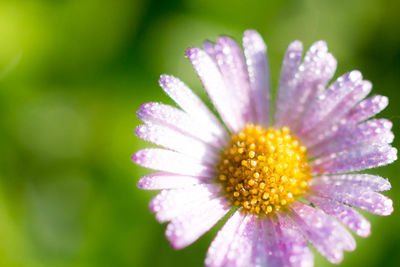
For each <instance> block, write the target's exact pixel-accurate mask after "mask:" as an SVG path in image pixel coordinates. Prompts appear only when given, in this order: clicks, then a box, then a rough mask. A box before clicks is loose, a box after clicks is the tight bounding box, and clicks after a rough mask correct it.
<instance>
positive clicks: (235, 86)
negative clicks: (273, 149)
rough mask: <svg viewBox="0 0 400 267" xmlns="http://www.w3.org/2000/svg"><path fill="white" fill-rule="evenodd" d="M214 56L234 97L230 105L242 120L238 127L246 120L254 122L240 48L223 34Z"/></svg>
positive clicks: (245, 70) (248, 83)
mask: <svg viewBox="0 0 400 267" xmlns="http://www.w3.org/2000/svg"><path fill="white" fill-rule="evenodd" d="M215 58H216V62H217V65H218V67H219V70H220V71H221V74H222V77H224V80H225V85H226V86H227V88H229V89H230V94H231V95H232V97H233V98H234V102H233V103H232V105H233V107H234V109H235V110H236V111H237V114H238V116H239V117H240V119H241V121H242V122H241V124H240V125H239V127H240V128H242V127H244V126H245V124H246V123H248V122H255V121H254V115H253V111H252V108H253V106H254V105H253V104H252V99H251V95H250V82H249V76H248V73H247V68H246V63H245V59H244V56H243V52H242V49H241V48H240V47H239V45H238V44H237V43H236V42H235V41H234V40H232V39H231V38H229V37H226V36H223V37H220V38H218V39H217V43H216V45H215Z"/></svg>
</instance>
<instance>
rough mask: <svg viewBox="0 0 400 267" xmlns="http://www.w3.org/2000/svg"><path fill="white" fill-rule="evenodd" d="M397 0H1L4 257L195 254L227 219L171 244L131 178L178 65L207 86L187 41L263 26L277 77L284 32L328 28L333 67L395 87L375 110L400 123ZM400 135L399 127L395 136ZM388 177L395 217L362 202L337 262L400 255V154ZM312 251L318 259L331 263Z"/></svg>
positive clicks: (194, 258) (137, 262)
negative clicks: (149, 117) (141, 112)
mask: <svg viewBox="0 0 400 267" xmlns="http://www.w3.org/2000/svg"><path fill="white" fill-rule="evenodd" d="M399 2H400V1H387V0H386V1H382V0H370V1H366V0H355V1H346V0H338V1H318V0H307V1H299V0H291V1H287V0H277V1H270V0H260V1H254V0H249V1H242V0H231V1H221V0H220V1H215V0H186V1H185V0H174V1H156V0H149V1H145V0H133V1H132V0H59V1H56V0H54V1H52V0H36V1H33V0H26V1H23V0H9V1H7V0H2V1H0V266H52V267H53V266H201V265H202V263H203V260H204V256H205V253H206V250H207V247H208V245H209V243H210V242H211V240H212V238H213V237H214V235H215V233H216V229H217V228H218V227H220V226H221V224H219V225H218V226H217V227H216V228H215V229H213V230H212V231H211V232H209V233H207V234H206V235H205V236H203V237H202V238H201V239H200V240H199V241H198V242H196V243H195V244H193V245H192V246H190V247H188V248H186V249H184V250H181V251H174V250H172V249H171V248H170V246H169V244H168V242H167V241H166V239H165V237H164V233H163V232H164V229H165V225H161V224H158V223H157V222H156V221H155V219H154V216H153V214H151V213H150V212H149V210H148V208H147V207H148V201H149V200H150V199H151V197H152V196H153V195H155V192H145V191H140V190H138V189H137V188H136V182H137V180H138V178H139V177H141V176H142V175H144V174H146V173H148V171H147V170H144V169H143V168H139V167H137V166H135V165H134V164H133V163H132V162H131V160H130V157H131V155H132V154H133V153H134V152H135V151H137V150H138V149H140V148H142V147H145V146H147V144H145V143H144V142H142V141H140V140H138V138H136V137H135V136H134V135H133V130H134V128H135V126H136V125H138V124H139V121H138V119H137V118H136V115H135V112H136V110H137V109H138V108H139V105H140V104H141V103H143V102H148V101H163V102H166V103H172V102H171V101H170V100H169V99H167V97H166V96H165V94H164V93H163V92H162V91H161V89H160V88H159V87H158V84H157V79H158V77H159V75H160V74H161V73H168V74H173V75H175V76H178V77H180V78H181V79H182V80H184V81H185V82H186V83H187V84H189V85H190V86H191V87H192V88H193V89H194V90H195V91H196V92H197V93H198V94H200V95H201V96H202V97H204V92H203V91H202V89H201V85H200V83H199V81H198V80H197V78H196V75H195V73H194V72H193V70H192V68H191V66H190V64H189V62H188V61H187V60H186V59H185V58H184V51H185V49H186V48H188V47H190V46H199V45H201V43H202V41H203V40H205V39H210V40H215V38H216V37H217V36H218V35H220V34H227V35H230V36H233V37H234V38H235V39H236V40H239V41H240V40H241V35H242V33H243V31H244V30H245V29H247V28H254V29H257V30H258V31H259V32H260V33H261V34H262V35H263V37H264V39H265V41H266V42H267V44H268V49H269V60H270V64H271V72H272V84H273V85H274V86H276V83H277V78H278V75H279V70H280V66H281V60H282V57H283V54H284V51H285V49H286V47H287V45H288V44H289V42H291V41H293V40H295V39H299V40H301V41H303V43H304V45H305V47H306V48H308V47H309V46H310V44H311V43H312V42H314V41H316V40H320V39H323V40H326V41H327V42H328V45H329V49H330V51H331V52H332V53H333V54H334V55H335V56H336V58H337V60H338V63H339V64H338V70H337V72H336V75H335V77H337V76H338V75H340V74H342V73H344V72H346V71H349V70H352V69H359V70H361V71H362V73H363V74H364V77H365V78H366V79H369V80H371V81H372V82H373V84H374V91H373V93H374V94H383V95H387V96H389V98H390V105H389V107H388V108H387V109H386V110H385V111H384V112H383V113H381V114H380V116H381V117H387V118H390V119H391V120H392V121H393V122H394V131H395V134H397V136H399V134H400V132H399V125H400V106H399V105H398V104H397V103H399V102H400V90H399V85H400V23H399V15H398V10H400V3H399ZM394 145H395V146H397V147H399V138H397V139H396V140H395V143H394ZM373 172H374V173H379V174H380V175H383V176H384V177H388V178H389V179H390V181H391V182H392V186H393V190H391V191H390V192H388V193H387V195H388V196H390V197H391V198H393V199H394V203H395V204H394V205H395V212H394V214H393V215H392V216H390V217H378V216H373V215H366V216H367V218H368V219H369V220H371V221H372V223H373V227H372V235H371V237H370V238H368V239H361V238H357V242H358V248H357V250H356V251H355V252H353V253H346V254H345V260H344V261H343V264H342V266H400V254H399V253H398V251H399V250H400V213H399V210H398V209H399V205H398V203H399V201H400V180H399V177H398V174H399V172H400V167H399V164H398V162H397V163H395V164H392V165H390V166H388V167H384V168H381V169H378V170H374V171H373ZM328 265H329V264H328V263H327V261H326V260H324V259H323V258H322V257H321V256H316V266H328Z"/></svg>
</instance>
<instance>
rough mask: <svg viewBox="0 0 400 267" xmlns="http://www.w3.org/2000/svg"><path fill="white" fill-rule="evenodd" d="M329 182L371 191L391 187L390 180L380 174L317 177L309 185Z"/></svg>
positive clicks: (384, 189) (329, 183)
mask: <svg viewBox="0 0 400 267" xmlns="http://www.w3.org/2000/svg"><path fill="white" fill-rule="evenodd" d="M317 184H328V185H338V186H340V185H343V186H347V187H354V188H360V189H366V190H369V191H378V192H379V191H387V190H389V189H390V188H391V185H390V182H389V181H388V180H386V179H384V178H382V177H380V176H377V175H372V174H341V175H329V176H320V177H315V178H314V179H312V180H311V181H310V182H309V185H317Z"/></svg>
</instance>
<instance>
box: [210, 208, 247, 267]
mask: <svg viewBox="0 0 400 267" xmlns="http://www.w3.org/2000/svg"><path fill="white" fill-rule="evenodd" d="M243 220H244V216H243V214H242V212H241V211H240V210H237V211H236V212H235V213H234V214H233V215H232V216H231V217H230V218H229V219H228V220H227V221H226V223H225V225H224V226H223V227H222V229H221V230H219V231H218V234H217V236H216V237H215V238H214V240H213V241H212V242H211V245H210V247H209V248H208V251H207V256H206V260H205V265H206V266H222V263H223V262H224V260H225V258H226V255H227V253H228V250H229V247H230V244H231V242H232V240H233V239H234V237H235V235H236V232H237V231H238V228H239V226H240V225H241V223H242V221H243Z"/></svg>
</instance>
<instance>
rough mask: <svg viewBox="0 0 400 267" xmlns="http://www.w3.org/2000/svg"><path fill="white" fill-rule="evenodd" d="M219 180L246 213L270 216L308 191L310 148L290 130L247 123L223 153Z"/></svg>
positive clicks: (232, 199)
mask: <svg viewBox="0 0 400 267" xmlns="http://www.w3.org/2000/svg"><path fill="white" fill-rule="evenodd" d="M218 171H219V176H218V178H219V179H217V180H218V182H219V183H221V184H222V185H223V187H224V189H225V192H226V195H227V196H228V198H229V199H230V200H231V201H232V203H233V204H234V205H236V206H240V207H243V209H242V210H243V212H246V213H247V212H249V213H253V214H258V215H271V214H274V213H275V212H277V211H279V210H282V209H285V208H287V207H288V206H290V204H291V203H293V201H294V200H295V199H296V198H298V197H301V196H302V195H303V194H304V193H305V192H307V190H308V181H309V180H310V179H311V174H310V167H309V165H308V163H307V149H306V147H304V146H302V145H301V144H300V142H299V141H298V140H297V139H296V138H295V137H294V136H293V135H292V134H291V133H290V129H289V128H287V127H283V128H281V129H274V128H268V129H265V128H262V127H261V126H258V125H253V124H248V125H246V127H245V128H244V129H243V130H242V131H241V132H239V133H238V134H233V135H232V137H231V141H230V143H229V145H228V146H227V147H226V149H225V150H224V151H223V152H222V153H221V161H220V163H219V165H218Z"/></svg>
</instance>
